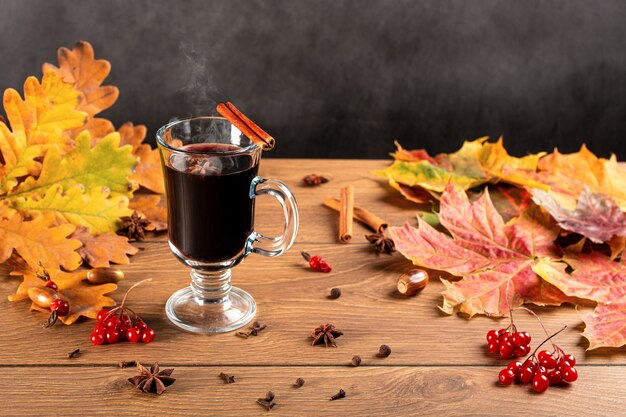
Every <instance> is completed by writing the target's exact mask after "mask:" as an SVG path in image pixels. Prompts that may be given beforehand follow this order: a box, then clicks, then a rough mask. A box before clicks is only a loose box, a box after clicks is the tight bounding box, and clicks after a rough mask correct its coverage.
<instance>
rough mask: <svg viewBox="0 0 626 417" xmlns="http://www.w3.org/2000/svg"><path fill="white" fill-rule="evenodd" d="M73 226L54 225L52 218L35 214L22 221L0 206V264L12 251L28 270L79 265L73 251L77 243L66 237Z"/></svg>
mask: <svg viewBox="0 0 626 417" xmlns="http://www.w3.org/2000/svg"><path fill="white" fill-rule="evenodd" d="M74 229H75V226H74V225H71V224H61V225H56V222H55V220H54V218H53V217H52V216H45V215H39V216H36V217H34V218H33V219H31V220H28V221H25V220H23V219H22V215H21V214H20V213H19V212H18V211H15V210H10V209H7V208H6V207H4V206H0V262H5V261H6V260H7V259H9V257H10V256H11V254H12V253H13V251H14V250H15V251H16V252H17V253H18V254H19V255H20V256H21V257H22V258H23V259H24V260H25V261H26V263H27V264H28V265H29V266H30V267H31V268H32V269H36V268H38V267H39V265H40V264H41V265H43V266H44V267H45V268H46V269H59V268H60V267H63V268H65V269H67V270H69V271H72V270H74V269H76V268H78V267H79V266H80V264H81V258H80V255H79V254H78V253H77V252H76V250H77V249H78V248H79V247H80V246H81V243H80V241H78V240H76V239H71V238H69V235H71V234H72V232H73V231H74Z"/></svg>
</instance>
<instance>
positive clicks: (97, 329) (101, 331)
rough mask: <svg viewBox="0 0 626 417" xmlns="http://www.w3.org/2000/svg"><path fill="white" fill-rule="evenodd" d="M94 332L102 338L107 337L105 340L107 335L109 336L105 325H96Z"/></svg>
mask: <svg viewBox="0 0 626 417" xmlns="http://www.w3.org/2000/svg"><path fill="white" fill-rule="evenodd" d="M93 332H94V333H97V334H99V335H101V336H102V337H105V338H106V335H107V328H106V327H104V326H103V325H101V324H96V327H94V329H93Z"/></svg>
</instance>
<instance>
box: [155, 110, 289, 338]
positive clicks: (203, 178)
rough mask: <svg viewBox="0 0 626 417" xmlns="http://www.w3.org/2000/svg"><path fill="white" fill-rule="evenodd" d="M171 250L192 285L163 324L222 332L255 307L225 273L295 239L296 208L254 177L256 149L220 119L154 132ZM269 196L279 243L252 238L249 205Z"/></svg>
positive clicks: (277, 187)
mask: <svg viewBox="0 0 626 417" xmlns="http://www.w3.org/2000/svg"><path fill="white" fill-rule="evenodd" d="M156 137H157V144H158V147H159V151H160V154H161V163H162V166H163V171H164V176H165V185H166V198H167V213H168V214H167V216H168V240H169V246H170V249H171V251H172V252H173V253H174V255H175V256H176V257H177V258H178V259H179V260H180V261H181V262H182V263H183V264H185V265H187V266H189V267H191V268H192V270H191V285H190V286H188V287H186V288H183V289H181V290H179V291H177V292H175V293H174V294H173V295H172V296H171V297H170V298H169V300H168V301H167V304H166V307H165V311H166V313H167V317H168V318H169V319H170V320H171V321H172V322H173V323H174V324H175V325H177V326H179V327H181V328H183V329H185V330H188V331H192V332H201V333H222V332H227V331H231V330H234V329H237V328H239V327H242V326H244V325H245V324H246V323H248V322H250V320H252V318H253V317H254V315H255V313H256V303H255V302H254V299H253V298H252V296H251V295H250V294H248V293H247V292H245V291H243V290H241V289H239V288H236V287H232V286H231V284H230V280H231V268H233V267H234V266H235V265H237V264H239V263H240V262H241V261H243V259H244V258H245V257H246V256H248V255H249V254H250V253H258V254H260V255H264V256H278V255H281V254H282V253H283V252H285V251H286V250H288V249H289V248H290V247H291V245H292V244H293V242H294V240H295V238H296V234H297V232H298V207H297V204H296V200H295V198H294V196H293V194H292V193H291V191H290V190H289V188H287V186H286V185H285V184H284V183H282V182H281V181H278V180H271V179H270V180H268V179H264V178H261V177H259V176H258V175H257V173H258V169H259V162H260V160H261V148H260V147H258V146H257V145H256V144H254V143H253V142H252V141H250V140H249V139H248V138H247V137H246V136H244V135H243V134H242V133H241V132H240V131H239V130H238V129H237V128H236V127H235V126H233V125H232V124H231V123H230V122H228V121H227V120H226V119H224V118H221V117H195V118H191V119H185V120H177V121H175V122H172V123H169V124H168V125H166V126H163V127H162V128H161V129H159V131H158V132H157V135H156ZM265 194H267V195H270V196H272V197H274V198H276V199H277V200H278V202H279V203H280V205H281V206H282V209H283V214H284V217H285V226H284V230H283V234H282V235H281V236H278V237H267V236H263V235H262V234H259V233H257V232H255V231H254V202H255V200H256V197H257V196H259V195H265Z"/></svg>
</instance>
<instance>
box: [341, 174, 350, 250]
mask: <svg viewBox="0 0 626 417" xmlns="http://www.w3.org/2000/svg"><path fill="white" fill-rule="evenodd" d="M339 203H340V209H339V241H340V242H341V243H348V242H350V240H351V239H352V219H353V218H354V187H353V186H352V185H348V186H347V187H343V188H342V189H341V190H339Z"/></svg>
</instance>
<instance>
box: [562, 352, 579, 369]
mask: <svg viewBox="0 0 626 417" xmlns="http://www.w3.org/2000/svg"><path fill="white" fill-rule="evenodd" d="M563 360H564V361H567V362H568V363H569V364H570V367H572V366H574V365H576V358H575V357H574V355H572V354H571V353H568V354H567V355H565V356H563Z"/></svg>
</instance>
